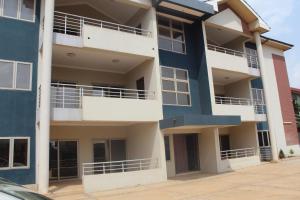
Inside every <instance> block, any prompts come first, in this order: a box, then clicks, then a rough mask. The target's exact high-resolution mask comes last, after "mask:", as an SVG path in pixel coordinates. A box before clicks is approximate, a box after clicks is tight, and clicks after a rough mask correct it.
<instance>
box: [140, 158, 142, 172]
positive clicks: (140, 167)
mask: <svg viewBox="0 0 300 200" xmlns="http://www.w3.org/2000/svg"><path fill="white" fill-rule="evenodd" d="M141 170H142V160H140V171H141Z"/></svg>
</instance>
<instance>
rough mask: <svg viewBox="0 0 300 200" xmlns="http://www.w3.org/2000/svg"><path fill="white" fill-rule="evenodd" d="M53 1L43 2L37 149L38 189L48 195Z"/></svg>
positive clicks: (46, 0)
mask: <svg viewBox="0 0 300 200" xmlns="http://www.w3.org/2000/svg"><path fill="white" fill-rule="evenodd" d="M54 1H55V0H45V8H44V9H45V17H44V35H43V36H44V37H43V53H42V66H41V70H42V72H41V79H40V80H41V81H40V84H41V94H40V95H41V100H40V101H41V102H40V136H39V149H38V159H39V166H38V189H39V192H40V193H44V194H45V193H48V187H49V139H50V93H51V68H52V45H53V44H52V42H53V41H52V40H53V20H54Z"/></svg>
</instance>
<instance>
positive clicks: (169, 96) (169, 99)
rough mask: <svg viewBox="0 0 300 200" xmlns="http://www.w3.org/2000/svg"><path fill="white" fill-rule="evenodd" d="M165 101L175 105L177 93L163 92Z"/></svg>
mask: <svg viewBox="0 0 300 200" xmlns="http://www.w3.org/2000/svg"><path fill="white" fill-rule="evenodd" d="M163 103H164V104H171V105H175V104H177V102H176V93H173V92H163Z"/></svg>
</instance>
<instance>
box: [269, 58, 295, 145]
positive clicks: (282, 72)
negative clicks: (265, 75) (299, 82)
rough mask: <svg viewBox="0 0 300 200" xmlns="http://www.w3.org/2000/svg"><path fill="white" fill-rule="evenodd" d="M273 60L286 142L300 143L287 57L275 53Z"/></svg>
mask: <svg viewBox="0 0 300 200" xmlns="http://www.w3.org/2000/svg"><path fill="white" fill-rule="evenodd" d="M273 62H274V68H275V74H276V80H277V86H278V93H279V98H280V105H281V112H282V118H283V123H284V131H285V138H286V144H287V145H296V144H299V138H298V131H297V123H296V120H295V113H294V109H293V104H292V102H293V99H292V95H291V90H290V85H289V79H288V74H287V68H286V63H285V59H284V57H283V56H279V55H273Z"/></svg>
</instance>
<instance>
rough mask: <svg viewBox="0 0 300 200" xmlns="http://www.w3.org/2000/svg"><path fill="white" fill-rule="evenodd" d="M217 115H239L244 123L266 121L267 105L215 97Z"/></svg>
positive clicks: (247, 100)
mask: <svg viewBox="0 0 300 200" xmlns="http://www.w3.org/2000/svg"><path fill="white" fill-rule="evenodd" d="M214 108H215V109H214V114H215V115H237V116H241V120H242V121H257V122H258V121H266V109H265V105H264V104H262V103H261V102H257V101H254V100H252V99H247V98H236V97H223V96H216V97H215V106H214Z"/></svg>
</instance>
